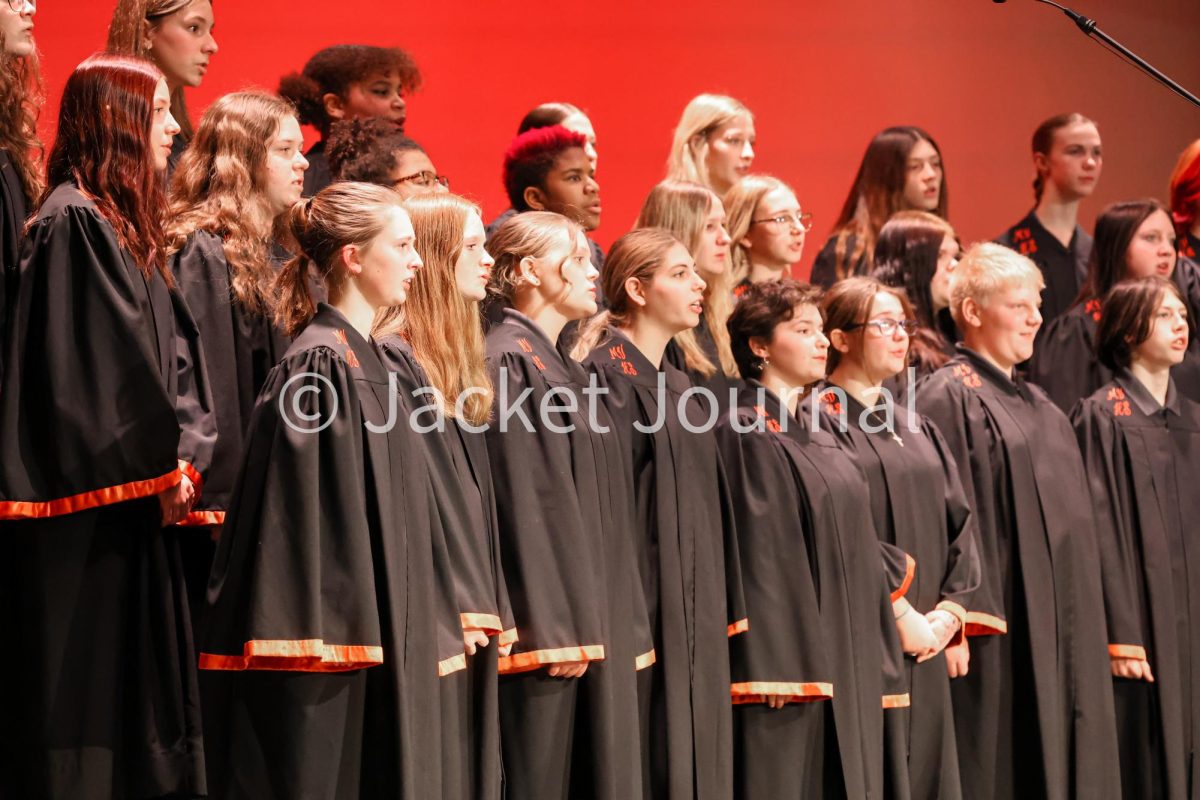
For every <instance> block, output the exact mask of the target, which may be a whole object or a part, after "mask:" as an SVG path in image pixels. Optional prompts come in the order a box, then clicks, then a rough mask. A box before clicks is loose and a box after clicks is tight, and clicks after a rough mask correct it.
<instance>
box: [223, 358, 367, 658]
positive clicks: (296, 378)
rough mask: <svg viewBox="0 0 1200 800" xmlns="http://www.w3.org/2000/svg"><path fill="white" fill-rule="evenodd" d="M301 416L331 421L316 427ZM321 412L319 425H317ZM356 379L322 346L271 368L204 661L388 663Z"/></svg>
mask: <svg viewBox="0 0 1200 800" xmlns="http://www.w3.org/2000/svg"><path fill="white" fill-rule="evenodd" d="M281 400H282V401H283V405H284V407H285V408H295V409H296V410H295V413H291V414H289V417H290V418H291V419H294V420H301V419H309V420H318V421H320V422H325V421H329V424H328V425H327V426H326V427H325V428H324V429H322V430H320V431H316V432H314V431H313V430H312V429H311V428H309V427H307V426H305V427H303V428H301V427H300V426H299V425H297V424H296V423H294V422H289V421H288V420H285V419H284V418H283V417H282V416H281V413H282V412H281V411H280V406H281V402H280V401H281ZM316 424H317V423H316V422H314V423H313V427H315V426H316ZM366 435H367V434H366V432H365V428H364V424H363V416H362V411H361V408H360V406H359V400H358V395H357V392H356V388H355V384H354V380H353V379H352V377H351V375H350V372H349V369H348V367H347V365H346V364H345V362H344V361H342V359H341V357H340V356H338V355H337V354H335V353H334V352H333V351H332V350H330V349H328V348H324V347H318V348H313V349H310V350H304V351H301V352H299V353H296V354H294V355H293V356H290V357H288V358H286V359H284V361H282V362H281V363H280V364H279V365H278V366H277V367H276V368H275V369H274V370H273V371H272V372H271V374H270V376H269V378H268V380H267V383H266V385H265V386H264V387H263V391H262V394H261V395H260V396H259V402H258V405H257V406H256V408H255V413H254V416H253V418H252V419H251V423H250V429H249V431H248V433H247V450H246V455H245V459H244V462H243V466H242V472H241V481H240V484H239V486H238V487H237V490H236V492H235V494H234V496H233V500H232V503H231V506H230V509H229V513H228V515H227V516H226V519H225V527H224V529H223V531H222V534H221V539H220V541H219V544H218V547H217V554H216V558H215V559H214V563H213V568H212V573H211V577H210V579H209V585H208V611H207V620H208V622H207V635H206V636H205V639H204V641H203V643H202V647H201V651H202V652H201V656H200V668H201V669H215V670H245V669H260V670H289V671H299V672H338V671H347V670H355V669H361V668H364V667H370V666H374V665H377V664H381V663H383V645H382V641H381V628H380V620H379V612H378V604H377V600H376V596H375V580H376V578H375V574H374V559H373V557H372V539H371V522H370V515H371V511H370V509H369V508H368V499H367V498H368V491H367V487H366V480H367V475H366V466H365V464H366V453H365V447H366V443H365V442H364V437H365V436H366Z"/></svg>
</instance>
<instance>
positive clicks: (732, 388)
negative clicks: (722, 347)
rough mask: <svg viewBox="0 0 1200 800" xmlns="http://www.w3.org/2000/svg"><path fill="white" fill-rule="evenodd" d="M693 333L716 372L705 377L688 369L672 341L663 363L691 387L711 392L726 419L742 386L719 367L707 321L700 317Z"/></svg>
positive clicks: (718, 358) (678, 349)
mask: <svg viewBox="0 0 1200 800" xmlns="http://www.w3.org/2000/svg"><path fill="white" fill-rule="evenodd" d="M694 332H695V334H696V343H697V344H699V345H700V349H701V350H703V351H704V354H705V355H706V356H708V360H709V361H711V362H712V363H713V366H715V367H716V368H717V371H716V372H714V373H713V374H712V375H710V376H708V377H705V376H704V375H702V374H700V373H699V372H696V371H695V370H692V369H689V368H688V365H687V360H686V359H685V358H684V355H683V348H681V347H680V346H679V345H678V344H676V342H675V340H674V339H672V340H671V341H670V342H668V343H667V349H666V352H664V353H663V362H664V363H667V364H670V365H671V366H672V367H674V368H675V369H677V370H679V371H680V372H683V373H684V374H686V375H687V376H688V379H689V380H690V381H691V382H692V385H693V386H702V387H704V388H705V389H708V391H710V392H712V395H713V397H714V398H715V399H716V401H717V408H718V409H720V412H721V416H722V417H728V416H729V409H730V407H731V406H732V404H733V402H734V398H736V397H737V393H738V389H739V388H740V387H741V385H742V381H741V378H738V377H730V376H729V375H726V374H725V370H724V369H723V368H722V367H721V356H720V354H719V353H718V352H717V343H716V341H715V340H714V339H713V336H712V333H711V332H710V331H709V330H708V320H706V319H705V318H704V317H703V316H701V317H700V324H699V325H697V326H696V327H695V329H694ZM703 402H704V403H705V404H706V405H707V402H708V401H707V399H705V400H704V401H703Z"/></svg>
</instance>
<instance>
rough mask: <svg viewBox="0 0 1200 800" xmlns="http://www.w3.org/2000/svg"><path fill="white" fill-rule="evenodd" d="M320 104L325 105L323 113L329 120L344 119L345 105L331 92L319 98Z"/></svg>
mask: <svg viewBox="0 0 1200 800" xmlns="http://www.w3.org/2000/svg"><path fill="white" fill-rule="evenodd" d="M321 102H322V103H324V104H325V113H326V114H328V115H329V118H330V119H345V118H346V104H345V102H343V101H342V98H340V97H338V96H337V95H336V94H334V93H333V92H326V93H325V94H324V95H323V96H322V97H321Z"/></svg>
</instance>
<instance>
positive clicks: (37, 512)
mask: <svg viewBox="0 0 1200 800" xmlns="http://www.w3.org/2000/svg"><path fill="white" fill-rule="evenodd" d="M180 479H181V478H180V472H179V470H178V469H173V470H171V471H170V472H168V473H167V474H166V475H161V476H159V477H157V478H148V479H147V480H144V481H131V482H129V483H123V484H121V485H120V486H109V487H108V488H105V489H95V490H93V491H90V492H81V493H80V494H74V495H71V496H70V497H61V498H59V499H57V500H47V501H45V502H33V501H26V500H5V501H0V519H45V518H47V517H61V516H63V515H66V514H75V513H78V512H80V511H86V510H88V509H89V508H99V507H101V506H110V505H114V504H115V503H124V502H125V501H126V500H137V499H139V498H142V497H152V496H154V495H156V494H158V493H159V492H162V491H165V490H167V489H170V488H171V487H172V486H176V485H178V484H179V481H180Z"/></svg>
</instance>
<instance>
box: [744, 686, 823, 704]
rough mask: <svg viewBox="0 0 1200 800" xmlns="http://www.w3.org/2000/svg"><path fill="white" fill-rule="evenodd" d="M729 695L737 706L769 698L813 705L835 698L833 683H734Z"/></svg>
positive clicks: (765, 700)
mask: <svg viewBox="0 0 1200 800" xmlns="http://www.w3.org/2000/svg"><path fill="white" fill-rule="evenodd" d="M729 694H730V696H731V697H732V698H733V704H734V705H735V706H740V705H746V704H748V703H765V702H767V698H769V697H782V698H784V702H787V703H811V702H813V701H814V700H829V699H830V698H832V697H833V684H832V683H781V682H776V681H750V682H748V683H734V684H731V685H730V687H729Z"/></svg>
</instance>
